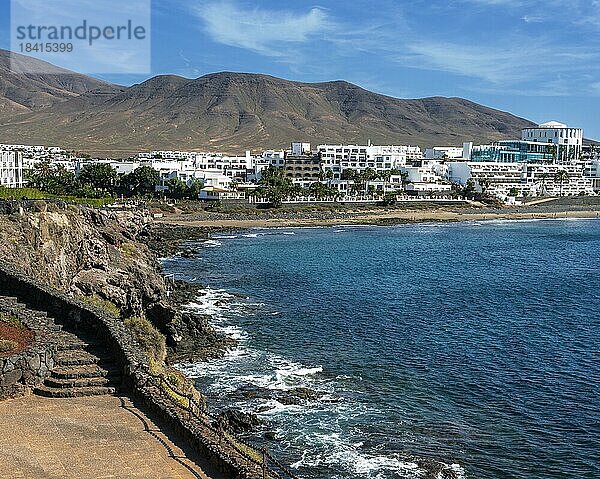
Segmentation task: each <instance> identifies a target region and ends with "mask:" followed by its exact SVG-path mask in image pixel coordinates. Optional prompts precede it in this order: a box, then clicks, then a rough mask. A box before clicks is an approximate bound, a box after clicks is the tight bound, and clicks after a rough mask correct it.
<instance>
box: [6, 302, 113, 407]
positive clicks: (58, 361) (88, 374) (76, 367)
mask: <svg viewBox="0 0 600 479" xmlns="http://www.w3.org/2000/svg"><path fill="white" fill-rule="evenodd" d="M0 311H4V312H6V313H9V314H13V315H15V316H17V317H21V318H23V317H26V318H27V322H28V323H31V324H32V325H33V326H35V325H36V324H37V325H38V326H40V327H43V328H44V329H47V330H50V331H51V332H52V336H53V342H54V343H55V344H56V349H57V352H56V354H55V357H54V367H53V368H52V369H51V370H50V375H49V376H48V377H47V378H46V379H45V380H44V383H43V384H41V385H40V386H38V387H37V388H35V389H34V391H33V392H34V393H35V394H37V395H39V396H45V397H52V398H68V397H69V398H70V397H83V396H101V395H106V394H115V393H116V391H117V389H118V385H119V384H120V383H121V373H120V370H119V368H118V366H117V365H116V364H115V363H114V362H113V361H112V359H111V358H110V354H109V351H107V350H106V349H105V348H103V347H102V345H101V344H100V343H99V341H98V340H97V338H95V337H94V335H93V334H92V333H90V332H85V331H77V332H76V334H75V332H70V331H65V330H63V327H64V326H63V325H61V324H57V323H56V322H55V319H54V318H52V317H50V316H48V314H47V313H46V312H45V311H38V310H35V309H31V308H29V307H28V306H27V305H25V304H22V303H20V302H19V301H18V300H17V298H12V297H5V296H0Z"/></svg>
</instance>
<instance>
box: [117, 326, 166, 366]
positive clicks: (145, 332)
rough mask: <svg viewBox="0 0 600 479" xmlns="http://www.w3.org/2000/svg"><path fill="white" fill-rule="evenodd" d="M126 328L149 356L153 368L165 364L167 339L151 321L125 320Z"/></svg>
mask: <svg viewBox="0 0 600 479" xmlns="http://www.w3.org/2000/svg"><path fill="white" fill-rule="evenodd" d="M125 326H127V327H128V328H129V329H130V330H131V332H132V333H133V336H134V337H135V339H136V340H137V341H138V343H139V344H140V346H141V347H142V349H143V350H144V352H145V353H146V355H147V356H148V359H149V361H150V366H151V368H156V367H157V366H158V365H160V364H162V363H163V362H164V360H165V358H166V356H167V347H166V342H165V337H164V335H162V334H160V333H159V332H158V330H157V329H156V328H155V327H154V325H153V324H152V323H151V322H150V321H148V320H147V319H144V318H138V317H133V318H129V319H126V320H125Z"/></svg>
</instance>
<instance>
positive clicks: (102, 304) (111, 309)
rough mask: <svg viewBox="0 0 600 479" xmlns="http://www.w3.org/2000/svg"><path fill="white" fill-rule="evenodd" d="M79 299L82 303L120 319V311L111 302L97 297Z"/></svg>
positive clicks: (81, 297)
mask: <svg viewBox="0 0 600 479" xmlns="http://www.w3.org/2000/svg"><path fill="white" fill-rule="evenodd" d="M79 299H80V300H81V301H83V302H84V303H87V304H89V305H90V306H94V307H95V308H99V309H102V310H104V311H106V312H107V313H110V314H112V315H113V316H116V317H118V318H119V317H121V309H120V308H119V307H118V306H117V305H116V304H115V303H113V302H112V301H109V300H108V299H102V298H99V297H98V296H80V297H79Z"/></svg>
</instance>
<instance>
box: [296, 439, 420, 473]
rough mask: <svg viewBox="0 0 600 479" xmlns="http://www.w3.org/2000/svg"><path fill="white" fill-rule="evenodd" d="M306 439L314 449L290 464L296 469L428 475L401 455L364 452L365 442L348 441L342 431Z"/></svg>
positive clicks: (303, 453)
mask: <svg viewBox="0 0 600 479" xmlns="http://www.w3.org/2000/svg"><path fill="white" fill-rule="evenodd" d="M306 439H307V442H308V443H309V445H311V446H313V447H310V448H307V449H305V450H304V451H303V452H302V457H301V459H300V460H299V461H297V462H295V463H294V464H292V465H291V467H292V468H293V469H299V468H302V467H319V466H327V467H332V468H335V469H343V470H346V471H348V472H350V473H351V474H353V475H361V476H366V477H370V478H373V479H378V478H382V477H385V475H389V473H390V472H392V473H394V474H395V475H396V474H397V475H398V476H399V477H402V478H411V479H412V478H415V479H417V478H421V477H424V476H425V474H426V471H425V470H424V469H421V468H420V467H419V465H418V464H416V463H415V462H413V461H411V460H407V459H403V458H401V457H400V456H398V455H395V454H391V455H375V454H368V453H365V452H363V451H362V450H361V449H362V447H363V443H362V442H360V441H359V442H355V443H352V442H350V441H348V439H347V437H346V435H344V434H342V433H339V432H334V433H329V434H321V433H316V434H312V435H311V436H310V437H307V438H306ZM386 473H387V474H386Z"/></svg>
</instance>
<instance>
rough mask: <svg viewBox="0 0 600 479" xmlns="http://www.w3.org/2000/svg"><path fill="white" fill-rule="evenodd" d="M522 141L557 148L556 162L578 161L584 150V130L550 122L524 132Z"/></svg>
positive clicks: (526, 129)
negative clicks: (545, 144)
mask: <svg viewBox="0 0 600 479" xmlns="http://www.w3.org/2000/svg"><path fill="white" fill-rule="evenodd" d="M521 140H523V141H530V142H535V143H549V144H552V145H555V147H556V156H555V158H556V160H557V161H568V160H572V159H577V158H579V156H580V155H581V152H582V149H583V129H581V128H569V127H568V126H567V125H565V124H564V123H559V122H557V121H549V122H547V123H542V124H541V125H539V126H538V127H537V128H525V129H524V130H522V134H521Z"/></svg>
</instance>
